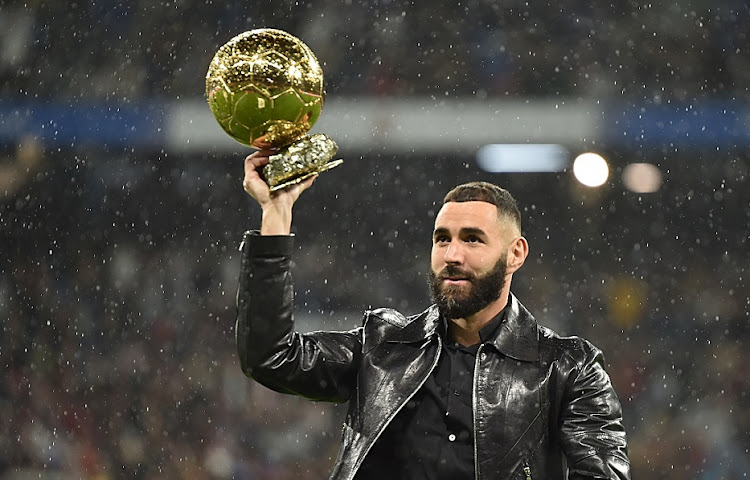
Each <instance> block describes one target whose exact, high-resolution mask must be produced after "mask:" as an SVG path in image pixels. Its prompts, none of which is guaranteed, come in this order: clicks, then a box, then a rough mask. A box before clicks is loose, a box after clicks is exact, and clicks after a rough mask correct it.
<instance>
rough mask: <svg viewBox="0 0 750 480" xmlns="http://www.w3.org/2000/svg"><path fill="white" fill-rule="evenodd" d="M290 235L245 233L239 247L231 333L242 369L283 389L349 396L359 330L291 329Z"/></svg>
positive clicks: (314, 396) (329, 397)
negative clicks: (239, 257)
mask: <svg viewBox="0 0 750 480" xmlns="http://www.w3.org/2000/svg"><path fill="white" fill-rule="evenodd" d="M293 245H294V237H292V236H261V235H259V234H258V233H257V232H246V233H245V236H244V239H243V242H242V246H241V247H240V250H241V258H242V260H241V262H242V263H241V267H240V280H239V288H238V291H237V323H236V329H235V338H236V342H237V351H238V354H239V359H240V365H241V367H242V371H243V372H244V373H245V375H247V376H248V377H251V378H253V379H255V380H256V381H258V382H259V383H261V384H263V385H265V386H267V387H268V388H271V389H273V390H276V391H278V392H281V393H290V394H295V395H301V396H303V397H307V398H309V399H311V400H325V401H332V402H344V401H346V400H348V399H349V396H350V394H351V391H352V389H353V385H354V382H355V378H356V366H357V364H358V361H359V357H360V356H361V349H362V347H361V329H355V330H351V331H347V332H312V333H298V332H295V331H294V321H293V314H292V310H293V307H292V303H293V289H292V277H291V272H290V266H291V253H292V249H293Z"/></svg>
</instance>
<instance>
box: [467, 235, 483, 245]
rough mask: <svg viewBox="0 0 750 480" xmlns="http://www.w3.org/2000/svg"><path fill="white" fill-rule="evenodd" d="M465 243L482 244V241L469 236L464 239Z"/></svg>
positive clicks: (474, 236)
mask: <svg viewBox="0 0 750 480" xmlns="http://www.w3.org/2000/svg"><path fill="white" fill-rule="evenodd" d="M466 242H467V243H482V239H481V238H479V237H477V236H476V235H469V236H468V237H466Z"/></svg>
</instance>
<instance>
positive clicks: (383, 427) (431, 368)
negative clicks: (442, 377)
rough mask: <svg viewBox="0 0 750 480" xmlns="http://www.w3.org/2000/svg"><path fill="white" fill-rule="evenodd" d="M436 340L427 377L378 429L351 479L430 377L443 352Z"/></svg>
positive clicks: (441, 343)
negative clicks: (387, 429)
mask: <svg viewBox="0 0 750 480" xmlns="http://www.w3.org/2000/svg"><path fill="white" fill-rule="evenodd" d="M437 339H438V349H437V355H435V360H433V362H432V366H431V367H430V370H429V371H428V372H427V375H425V377H424V378H423V379H422V381H421V382H420V383H419V385H417V388H415V389H414V390H413V391H412V392H411V394H409V396H408V397H406V400H404V401H403V402H401V405H399V406H398V408H397V409H396V411H395V412H393V415H391V416H390V417H389V418H388V420H386V422H385V423H384V424H383V426H382V427H380V430H378V433H377V435H375V438H374V439H373V440H372V442H370V446H369V447H367V450H365V453H363V454H362V456H361V457H360V459H361V460H360V462H359V465H356V466H355V467H354V468H353V469H352V478H354V475H356V473H357V470H359V467H360V466H361V465H362V461H363V460H364V459H365V457H366V456H367V454H368V453H370V450H372V447H373V446H374V445H375V442H377V441H378V438H380V435H381V434H382V433H383V431H384V430H385V427H387V426H388V424H389V423H391V420H393V419H394V418H395V417H396V415H398V412H400V411H401V409H402V408H404V405H406V404H407V403H409V400H411V399H412V397H414V395H416V394H417V392H418V391H419V389H420V388H422V385H424V384H425V382H426V381H427V379H428V378H429V377H430V375H432V371H433V370H435V367H436V366H437V364H438V361H439V360H440V353H441V352H442V350H443V341H442V339H441V338H440V335H438V336H437Z"/></svg>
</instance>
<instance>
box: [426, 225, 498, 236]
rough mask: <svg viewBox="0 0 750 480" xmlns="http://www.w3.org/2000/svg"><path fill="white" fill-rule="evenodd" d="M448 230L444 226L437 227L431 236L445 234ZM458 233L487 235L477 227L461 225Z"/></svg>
mask: <svg viewBox="0 0 750 480" xmlns="http://www.w3.org/2000/svg"><path fill="white" fill-rule="evenodd" d="M449 233H450V232H449V231H448V229H447V228H445V227H438V228H436V229H435V231H434V232H432V236H433V237H434V236H436V235H447V234H449ZM458 233H459V235H479V236H484V237H487V236H488V235H487V233H486V232H485V231H484V230H482V229H481V228H479V227H463V228H461V229H460V230H459V231H458Z"/></svg>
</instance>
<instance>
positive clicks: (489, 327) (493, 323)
mask: <svg viewBox="0 0 750 480" xmlns="http://www.w3.org/2000/svg"><path fill="white" fill-rule="evenodd" d="M509 306H510V302H508V304H506V305H505V308H503V309H502V310H500V312H499V313H498V314H497V315H495V316H494V317H492V319H491V320H490V321H489V322H487V323H486V324H485V325H484V326H483V327H482V328H481V329H479V343H490V342H492V341H493V340H494V339H495V337H496V336H497V331H498V329H499V328H500V325H502V323H503V322H504V321H505V317H506V316H507V312H508V307H509ZM440 335H441V336H442V337H443V340H445V341H446V342H454V339H453V338H452V337H451V335H450V332H449V331H448V319H447V318H445V317H444V316H443V315H440Z"/></svg>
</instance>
